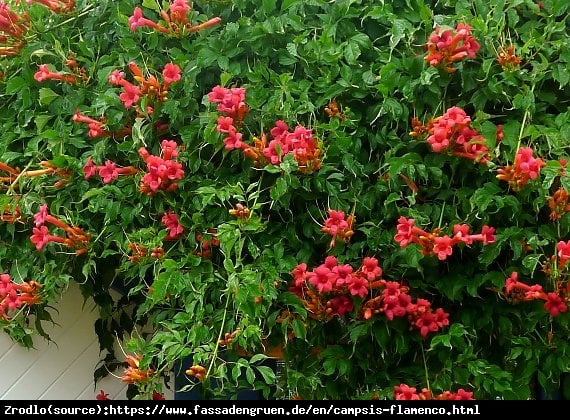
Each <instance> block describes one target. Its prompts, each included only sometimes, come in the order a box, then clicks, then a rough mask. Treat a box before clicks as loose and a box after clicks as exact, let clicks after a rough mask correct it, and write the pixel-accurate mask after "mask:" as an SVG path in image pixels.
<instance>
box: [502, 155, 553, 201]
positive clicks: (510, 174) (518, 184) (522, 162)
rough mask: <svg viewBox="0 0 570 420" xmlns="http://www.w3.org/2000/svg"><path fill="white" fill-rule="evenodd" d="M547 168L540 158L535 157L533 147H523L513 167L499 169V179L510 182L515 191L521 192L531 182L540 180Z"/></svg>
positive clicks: (507, 166) (506, 166) (516, 156)
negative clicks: (541, 171)
mask: <svg viewBox="0 0 570 420" xmlns="http://www.w3.org/2000/svg"><path fill="white" fill-rule="evenodd" d="M545 166H546V162H544V161H543V160H542V159H541V158H539V157H534V151H533V149H532V148H531V147H521V148H519V149H518V150H517V153H516V155H515V161H514V162H513V164H512V165H505V166H504V167H503V168H499V169H497V173H498V175H497V179H499V180H501V181H506V182H508V184H509V186H510V187H511V188H512V189H513V190H514V191H519V190H521V189H522V188H524V186H525V185H526V184H527V183H528V182H529V181H531V180H535V179H537V178H538V175H539V174H540V170H541V169H542V168H543V167H545Z"/></svg>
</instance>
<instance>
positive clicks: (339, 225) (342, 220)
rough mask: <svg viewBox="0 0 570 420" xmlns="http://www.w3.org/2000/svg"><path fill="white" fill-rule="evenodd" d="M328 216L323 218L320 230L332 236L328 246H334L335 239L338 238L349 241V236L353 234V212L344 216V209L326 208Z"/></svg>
mask: <svg viewBox="0 0 570 420" xmlns="http://www.w3.org/2000/svg"><path fill="white" fill-rule="evenodd" d="M328 213H329V217H328V218H327V219H326V220H325V224H324V225H323V227H322V228H321V230H322V231H323V232H325V233H327V234H329V235H331V236H332V239H331V242H330V244H329V248H333V247H334V246H335V243H336V240H337V239H338V238H340V239H342V240H343V241H344V242H349V241H350V238H351V237H352V235H353V234H354V231H353V230H352V229H353V225H354V219H355V217H354V214H351V215H349V216H348V217H346V215H345V213H344V211H342V210H332V209H329V210H328Z"/></svg>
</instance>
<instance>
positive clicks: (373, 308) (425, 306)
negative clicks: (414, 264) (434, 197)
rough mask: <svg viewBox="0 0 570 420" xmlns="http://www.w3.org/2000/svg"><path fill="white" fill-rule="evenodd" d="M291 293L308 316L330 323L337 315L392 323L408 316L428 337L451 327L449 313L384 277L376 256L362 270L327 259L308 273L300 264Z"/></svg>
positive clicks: (304, 265)
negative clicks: (381, 318) (377, 317)
mask: <svg viewBox="0 0 570 420" xmlns="http://www.w3.org/2000/svg"><path fill="white" fill-rule="evenodd" d="M291 274H292V276H293V281H292V283H291V286H290V289H289V290H290V291H291V292H293V293H295V294H296V295H297V296H298V297H299V298H300V299H301V301H302V302H303V304H304V306H305V308H306V309H307V310H308V311H309V317H310V318H312V319H315V320H318V321H328V320H330V319H332V318H333V317H335V316H340V317H344V316H348V315H349V314H350V313H352V312H353V311H354V310H355V309H357V310H356V312H355V313H353V315H354V316H355V317H356V318H357V319H364V320H368V319H371V318H372V317H374V316H377V315H380V314H381V315H383V316H385V317H386V318H387V319H389V320H393V319H394V318H399V317H407V319H408V322H409V323H410V327H411V328H412V329H416V330H418V331H419V332H420V335H421V336H422V337H423V338H426V337H427V335H428V334H429V333H430V332H437V331H439V330H440V329H441V328H443V327H445V326H447V325H449V314H448V313H446V312H445V311H444V310H443V309H442V308H437V309H435V310H433V309H432V308H431V303H430V302H429V301H427V300H426V299H421V298H418V299H416V300H415V301H414V300H413V298H412V296H411V295H410V294H409V287H407V286H405V285H403V284H402V283H400V282H397V281H387V280H385V279H383V278H382V268H381V267H380V266H379V265H378V260H377V259H376V258H374V257H365V258H364V259H363V260H362V263H361V265H360V267H358V268H357V269H354V267H353V266H351V265H350V264H340V263H339V262H338V260H337V258H336V257H334V256H332V255H331V256H328V257H326V258H325V261H324V263H323V264H321V265H319V266H317V267H315V268H314V269H313V270H307V264H306V263H301V264H298V265H297V266H296V267H295V268H294V269H293V271H292V272H291Z"/></svg>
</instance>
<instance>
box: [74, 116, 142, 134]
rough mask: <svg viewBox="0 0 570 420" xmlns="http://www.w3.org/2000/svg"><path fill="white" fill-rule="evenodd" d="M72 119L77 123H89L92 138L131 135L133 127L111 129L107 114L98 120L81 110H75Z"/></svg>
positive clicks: (89, 132)
mask: <svg viewBox="0 0 570 420" xmlns="http://www.w3.org/2000/svg"><path fill="white" fill-rule="evenodd" d="M72 121H73V122H76V123H82V124H87V127H88V128H89V131H88V133H87V135H88V136H89V137H91V138H97V137H105V136H111V137H116V138H120V137H124V136H127V135H129V134H130V133H131V131H132V129H131V127H125V128H122V129H121V130H118V131H109V130H108V129H107V119H106V118H105V116H103V117H101V118H100V119H98V120H96V119H95V118H91V117H88V116H87V115H84V114H82V113H81V111H80V110H76V111H75V113H74V114H73V117H72Z"/></svg>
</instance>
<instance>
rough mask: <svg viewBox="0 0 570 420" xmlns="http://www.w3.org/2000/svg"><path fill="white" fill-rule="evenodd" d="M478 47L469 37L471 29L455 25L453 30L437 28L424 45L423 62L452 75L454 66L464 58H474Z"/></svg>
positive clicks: (466, 26)
mask: <svg viewBox="0 0 570 420" xmlns="http://www.w3.org/2000/svg"><path fill="white" fill-rule="evenodd" d="M480 48H481V47H480V45H479V43H478V42H477V40H476V39H475V37H474V36H472V35H471V27H470V26H469V25H467V24H465V23H459V24H457V27H456V28H455V29H453V28H446V27H437V28H435V30H434V31H433V33H432V34H431V35H430V37H429V40H428V42H427V43H426V49H427V54H426V56H425V57H424V60H425V61H426V62H427V63H428V64H429V65H430V66H432V67H440V66H441V67H442V68H443V70H444V71H445V72H447V73H454V72H456V71H457V68H456V67H454V64H455V63H456V62H458V61H462V60H464V59H466V58H475V55H476V53H477V51H479V49H480Z"/></svg>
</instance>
